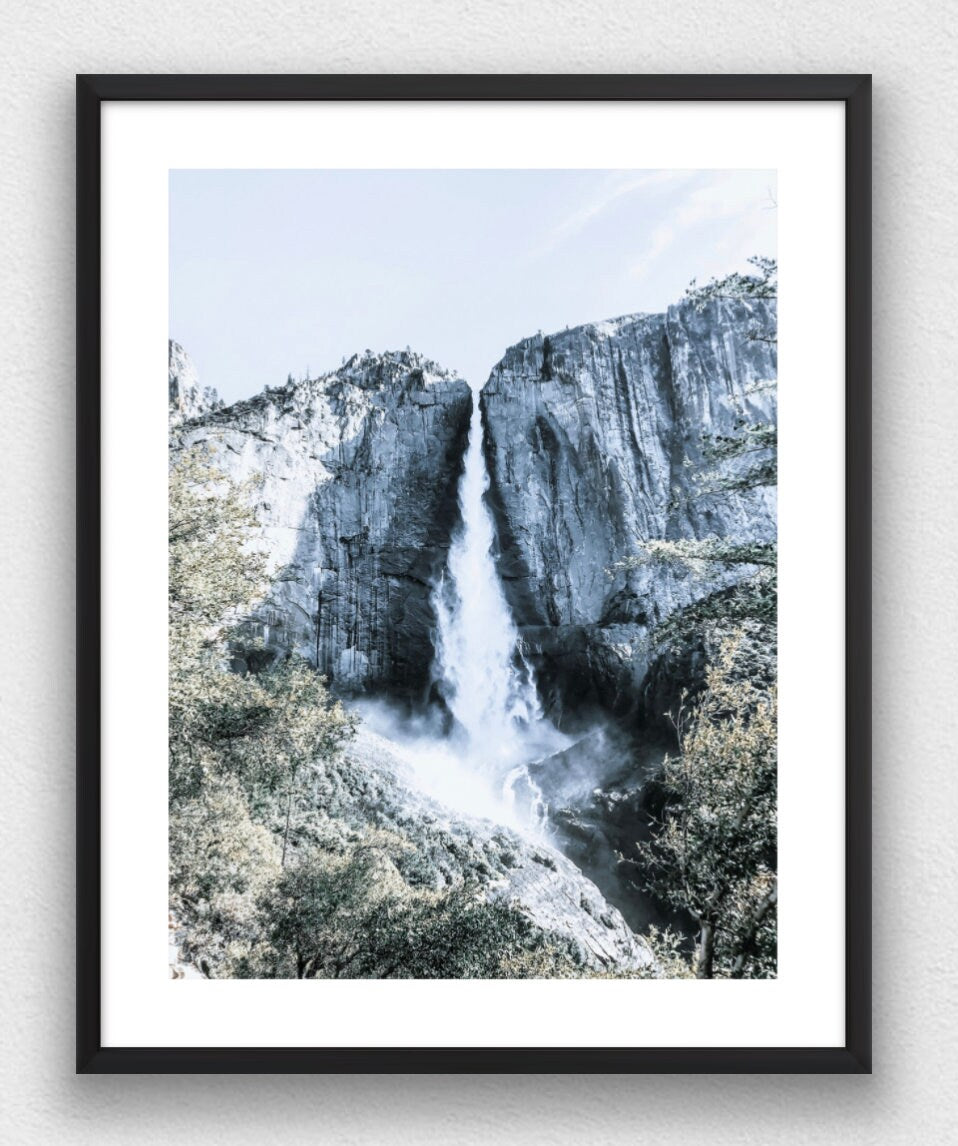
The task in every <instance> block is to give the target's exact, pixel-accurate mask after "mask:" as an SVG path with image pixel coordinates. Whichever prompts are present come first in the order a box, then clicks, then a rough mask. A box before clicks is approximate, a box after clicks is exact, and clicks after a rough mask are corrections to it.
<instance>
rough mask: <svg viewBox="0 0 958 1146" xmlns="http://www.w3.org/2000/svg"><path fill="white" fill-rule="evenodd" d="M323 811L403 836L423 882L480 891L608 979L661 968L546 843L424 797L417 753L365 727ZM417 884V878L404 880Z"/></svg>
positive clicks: (320, 793) (328, 774) (330, 770)
mask: <svg viewBox="0 0 958 1146" xmlns="http://www.w3.org/2000/svg"><path fill="white" fill-rule="evenodd" d="M312 799H313V800H314V802H315V807H316V808H319V809H322V811H323V813H324V815H328V816H330V817H331V818H332V819H333V820H334V821H335V823H336V824H337V825H340V826H341V825H350V824H354V825H356V826H357V827H360V828H362V829H364V830H369V828H371V827H372V828H376V829H380V830H383V831H387V832H392V833H397V834H399V835H401V836H402V838H404V839H406V840H407V841H409V842H410V843H411V844H412V845H413V846H414V849H415V851H414V853H413V854H414V856H415V871H414V873H412V874H413V877H414V879H415V881H416V882H418V883H420V884H421V885H423V886H427V887H430V888H432V889H434V890H442V889H443V888H446V887H451V886H455V885H457V884H461V883H464V882H468V883H471V884H477V885H479V886H480V887H481V888H482V889H483V893H484V894H485V895H486V897H487V898H488V899H489V900H501V901H502V902H504V903H507V904H509V905H511V906H514V907H517V908H518V909H519V910H520V911H522V912H523V913H524V914H525V915H527V916H528V917H529V918H530V919H531V920H532V921H533V922H534V923H535V924H537V925H538V926H539V927H541V928H542V929H543V930H545V931H549V932H553V933H555V934H556V935H559V936H561V937H563V938H566V939H570V940H572V942H573V943H574V944H575V946H576V947H577V949H578V951H579V953H580V955H581V957H582V959H583V961H584V962H585V964H586V965H587V966H589V967H591V968H593V969H594V970H599V971H613V970H614V971H634V970H637V969H639V968H643V967H651V966H652V964H653V957H652V953H651V951H650V950H649V947H648V945H647V944H646V943H645V941H644V940H643V939H641V938H640V937H639V936H637V935H635V934H633V932H632V931H631V929H630V928H629V926H628V925H627V924H626V922H625V919H624V918H623V917H622V915H621V914H620V913H619V911H618V910H617V909H616V908H615V907H613V906H611V904H609V903H607V902H606V900H605V899H604V898H603V896H602V895H601V893H600V892H599V890H598V889H597V888H596V886H595V884H593V883H592V882H591V880H589V879H588V878H587V877H586V876H584V875H583V874H582V872H580V871H579V869H578V868H577V867H576V865H575V864H574V863H572V862H571V861H570V860H568V859H567V858H566V857H565V856H563V855H562V854H561V853H560V852H558V851H557V850H556V849H555V848H554V847H552V846H550V845H549V844H548V843H546V842H545V841H544V840H540V841H536V840H532V839H530V838H529V837H527V836H523V835H520V834H519V833H517V832H514V831H512V830H510V829H509V828H506V827H503V826H502V825H501V824H497V823H495V822H493V821H492V820H488V819H480V818H478V817H474V816H467V815H463V814H462V813H461V812H458V811H457V812H453V811H450V810H449V809H448V808H445V807H444V806H443V805H441V804H439V803H437V802H436V801H434V800H431V799H429V798H428V797H427V796H425V795H423V794H422V793H421V791H420V790H419V789H418V786H417V783H416V780H415V774H414V769H413V767H412V763H411V761H410V754H409V750H406V749H404V748H403V747H401V746H399V745H396V744H394V743H392V742H391V741H389V740H387V739H385V738H384V737H382V736H379V735H377V734H376V733H374V732H372V731H370V729H369V728H368V727H366V726H362V727H361V728H360V730H359V733H358V735H357V737H356V740H355V741H354V742H353V743H352V744H351V745H350V746H349V747H348V748H347V750H346V752H345V754H344V757H343V759H342V760H341V761H339V762H337V763H336V764H332V765H326V766H324V768H323V769H322V771H321V772H319V773H318V774H317V779H316V784H315V788H314V790H313V793H312ZM402 874H403V876H404V877H405V878H406V879H407V880H408V879H410V876H411V873H410V872H403V873H402Z"/></svg>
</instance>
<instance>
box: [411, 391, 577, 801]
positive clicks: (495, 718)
mask: <svg viewBox="0 0 958 1146" xmlns="http://www.w3.org/2000/svg"><path fill="white" fill-rule="evenodd" d="M488 488H489V475H488V473H487V471H486V463H485V457H484V454H483V449H482V418H481V414H480V409H479V401H478V395H474V400H473V410H472V419H471V422H470V426H469V445H468V448H467V450H466V459H465V470H464V472H463V475H462V479H461V480H460V483H459V509H460V512H461V514H462V525H461V527H460V529H459V531H458V533H457V534H456V536H455V538H454V539H453V543H452V546H451V548H450V550H449V564H448V574H447V576H446V577H445V578H444V579H443V581H442V582H440V584H439V585H438V586H437V588H436V591H435V593H434V594H433V604H434V607H435V609H436V615H437V617H438V622H439V624H438V634H437V642H436V674H437V677H438V678H439V682H440V687H441V689H442V693H443V696H444V698H445V700H446V703H447V705H448V706H449V710H450V712H451V713H452V715H453V717H454V718H455V721H456V735H457V736H458V739H459V743H460V745H461V749H462V756H463V757H464V762H465V763H466V764H467V765H468V766H469V768H470V769H471V770H473V771H478V772H479V773H480V774H482V775H483V776H484V777H485V778H486V780H487V781H488V782H489V783H490V784H491V785H492V786H494V787H495V789H496V791H497V793H498V794H499V795H500V796H501V797H502V799H503V801H504V803H505V805H506V807H507V808H510V809H511V810H512V811H513V812H515V811H516V796H517V793H521V794H522V796H523V799H524V803H525V804H526V807H527V809H528V811H529V814H530V816H531V818H532V819H533V820H534V821H540V822H541V820H542V819H543V818H544V816H545V810H546V809H545V806H544V802H543V800H542V795H541V792H539V790H538V788H537V787H536V785H535V784H534V782H533V781H532V779H531V778H530V776H529V774H528V771H527V765H528V764H529V763H531V762H533V761H534V760H536V759H539V758H541V757H542V756H544V755H546V754H548V753H550V752H556V751H559V750H560V749H562V748H564V747H565V746H566V745H567V744H568V740H567V739H566V737H564V736H563V735H562V734H561V733H560V732H558V730H557V729H556V728H555V727H554V726H553V725H552V724H551V723H550V722H549V721H548V720H546V719H545V718H544V717H543V713H542V707H541V705H540V703H539V696H538V693H537V691H536V685H535V680H534V677H533V673H532V668H531V666H530V665H529V662H528V661H527V660H526V658H525V656H524V653H523V650H522V646H521V641H520V639H519V633H518V631H517V629H516V626H515V624H514V622H513V620H512V615H511V614H510V612H509V606H508V604H507V603H506V599H505V595H504V593H503V590H502V583H501V581H500V578H499V571H498V569H497V568H496V562H495V558H494V556H493V552H492V551H493V546H494V544H495V529H494V526H493V521H492V516H491V514H490V512H489V509H488V507H487V506H486V504H485V501H484V496H483V495H484V494H485V492H486V490H487V489H488Z"/></svg>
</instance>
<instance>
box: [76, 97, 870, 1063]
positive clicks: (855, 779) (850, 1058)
mask: <svg viewBox="0 0 958 1146" xmlns="http://www.w3.org/2000/svg"><path fill="white" fill-rule="evenodd" d="M111 100H251V101H258V100H365V101H374V100H470V101H481V100H566V101H572V100H580V101H581V100H592V101H606V100H735V101H739V100H781V101H789V100H831V101H841V102H843V103H844V105H845V268H846V269H845V274H846V285H845V305H846V311H845V345H846V350H845V378H846V382H845V387H846V389H845V399H846V409H847V410H848V411H849V416H848V418H847V419H846V435H845V447H846V474H845V476H846V487H845V521H846V527H845V528H846V532H845V552H846V577H845V594H846V595H845V609H846V612H845V617H846V621H845V654H846V677H845V687H846V694H845V700H846V708H845V715H846V725H845V809H846V811H845V904H846V907H845V1045H844V1046H843V1047H791V1048H790V1047H771V1048H770V1047H754V1048H738V1047H725V1048H721V1047H715V1048H713V1047H681V1048H675V1047H663V1048H654V1047H636V1048H620V1047H616V1048H584V1047H583V1048H577V1047H564V1048H543V1047H529V1048H515V1047H506V1048H487V1047H481V1048H478V1047H477V1048H470V1047H453V1048H445V1047H430V1048H418V1047H397V1048H355V1047H348V1048H328V1047H327V1048H261V1047H237V1048H230V1047H203V1048H189V1047H104V1046H102V1043H101V1037H100V1014H101V990H100V975H101V967H100V955H101V949H100V923H101V917H100V911H101V903H100V843H101V822H100V816H101V810H100V809H101V777H100V708H101V703H102V702H103V697H102V695H101V685H100V621H101V614H100V578H101V551H100V544H101V537H100V412H101V411H100V350H101V345H100V317H101V316H100V285H101V283H100V275H101V265H100V237H101V232H100V212H101V206H102V204H101V197H100V162H101V153H100V110H101V107H100V105H101V103H102V102H104V101H111ZM870 410H871V77H870V76H868V75H790V76H787V75H777V76H776V75H511V76H510V75H502V76H483V75H431V76H421V75H378V76H372V75H370V76H366V75H353V76H349V75H326V76H323V75H81V76H78V77H77V458H78V461H77V487H78V489H77V492H78V510H77V513H78V539H79V540H78V577H77V647H78V652H77V713H78V718H77V745H78V747H77V853H76V860H77V863H76V866H77V873H76V874H77V952H76V957H77V1044H76V1068H77V1072H78V1073H223V1072H230V1073H246V1074H254V1073H255V1074H263V1073H410V1074H413V1073H415V1074H418V1073H497V1074H498V1073H575V1074H602V1073H622V1072H641V1073H649V1074H662V1073H676V1072H681V1073H756V1074H785V1073H823V1074H824V1073H828V1074H860V1073H870V1071H871V854H870V847H871V669H870V665H871V596H870V577H871V416H870Z"/></svg>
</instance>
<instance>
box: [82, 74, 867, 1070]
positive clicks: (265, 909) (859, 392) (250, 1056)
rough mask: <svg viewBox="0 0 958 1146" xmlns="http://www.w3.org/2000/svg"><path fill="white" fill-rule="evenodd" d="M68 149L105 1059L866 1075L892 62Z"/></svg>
mask: <svg viewBox="0 0 958 1146" xmlns="http://www.w3.org/2000/svg"><path fill="white" fill-rule="evenodd" d="M77 116H78V123H77V133H78V134H77V138H78V156H77V163H78V176H77V189H78V190H77V194H78V206H77V243H78V281H77V293H78V301H77V316H78V340H77V387H78V406H77V409H78V421H79V473H78V484H79V538H80V552H79V587H78V629H79V662H78V670H79V671H78V678H79V686H78V688H79V697H78V700H79V705H78V708H79V730H78V731H79V750H78V793H79V795H78V800H79V805H78V852H77V875H78V925H77V926H78V942H77V974H78V1000H79V1001H78V1043H77V1046H78V1051H77V1069H78V1071H80V1072H250V1073H254V1072H255V1073H262V1072H363V1073H376V1072H405V1073H409V1072H433V1073H434V1072H450V1073H467V1072H490V1073H503V1072H556V1071H558V1072H570V1073H571V1072H575V1073H588V1072H670V1073H674V1072H705V1071H709V1072H715V1071H718V1072H772V1073H785V1072H823V1073H824V1072H828V1073H862V1072H868V1071H870V1069H871V1066H870V1061H871V1060H870V1055H871V1049H870V1046H871V1034H870V1032H871V1020H870V1005H871V1003H870V857H869V847H870V811H869V802H870V771H869V770H870V637H869V626H870V604H869V602H870V597H869V584H870V474H869V464H870V414H869V410H870V386H871V379H870V274H871V253H870V146H871V145H870V131H871V121H870V77H868V76H570V75H564V76H529V75H523V76H265V75H261V76H254V75H251V76H80V77H78V81H77Z"/></svg>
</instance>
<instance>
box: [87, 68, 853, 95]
mask: <svg viewBox="0 0 958 1146" xmlns="http://www.w3.org/2000/svg"><path fill="white" fill-rule="evenodd" d="M870 85H871V75H870V74H867V73H866V74H857V75H851V74H850V75H825V74H821V75H818V74H815V75H811V74H809V75H805V74H796V75H764V74H743V75H692V74H689V75H638V74H635V75H625V74H619V75H596V74H568V73H558V74H538V73H524V74H511V75H489V74H484V75H480V74H475V75H465V74H461V75H456V74H435V75H411V74H402V73H394V74H379V75H345V74H329V75H309V74H300V75H276V74H265V73H263V74H244V75H225V74H224V75H206V74H191V75H186V74H184V75H171V74H163V75H122V74H112V75H97V74H78V75H77V89H78V92H80V91H82V92H83V94H84V95H86V96H87V97H89V96H93V97H94V98H95V99H97V100H238V101H242V100H248V101H255V100H536V99H540V100H763V99H764V100H845V99H850V98H851V97H852V96H854V95H856V94H858V93H860V92H861V91H862V89H867V88H868V87H870Z"/></svg>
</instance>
